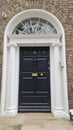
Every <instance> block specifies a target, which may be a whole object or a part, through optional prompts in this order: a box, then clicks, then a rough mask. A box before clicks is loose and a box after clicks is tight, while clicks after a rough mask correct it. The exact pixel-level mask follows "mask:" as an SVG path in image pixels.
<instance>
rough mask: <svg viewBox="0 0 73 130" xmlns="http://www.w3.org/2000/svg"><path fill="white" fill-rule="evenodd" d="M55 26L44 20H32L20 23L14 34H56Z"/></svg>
mask: <svg viewBox="0 0 73 130" xmlns="http://www.w3.org/2000/svg"><path fill="white" fill-rule="evenodd" d="M56 33H57V31H56V29H55V28H54V26H53V25H52V24H51V23H49V22H48V21H46V20H44V19H42V18H30V19H26V20H23V21H22V22H21V23H19V24H18V25H17V26H16V27H15V29H14V31H13V34H25V35H26V34H37V35H39V34H56Z"/></svg>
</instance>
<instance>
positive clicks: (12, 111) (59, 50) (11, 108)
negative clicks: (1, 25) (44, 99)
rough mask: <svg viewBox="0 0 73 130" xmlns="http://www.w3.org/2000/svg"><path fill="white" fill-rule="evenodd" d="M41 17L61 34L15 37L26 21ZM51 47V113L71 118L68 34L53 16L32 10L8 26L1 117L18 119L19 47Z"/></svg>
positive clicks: (23, 13) (5, 36) (21, 13)
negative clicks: (20, 25) (66, 37)
mask: <svg viewBox="0 0 73 130" xmlns="http://www.w3.org/2000/svg"><path fill="white" fill-rule="evenodd" d="M34 17H39V18H42V19H45V20H47V21H48V22H50V23H51V24H52V25H53V26H54V28H55V29H56V30H57V34H51V35H49V34H48V35H26V36H25V35H13V34H12V32H13V30H14V29H15V27H16V26H17V25H18V24H19V23H20V22H21V21H23V20H25V19H28V18H34ZM20 46H50V68H51V70H50V77H51V78H50V82H51V86H50V88H51V112H52V114H53V115H54V116H55V117H63V118H67V119H68V118H69V108H68V90H67V76H66V56H65V33H64V29H63V26H62V24H61V23H60V22H59V20H58V19H57V18H56V17H55V16H54V15H52V14H51V13H49V12H47V11H45V10H40V9H30V10H26V11H23V12H20V13H18V14H16V15H15V16H14V17H13V18H12V19H11V20H10V22H9V23H8V25H7V27H6V30H5V34H4V52H3V70H2V90H1V115H2V116H15V115H16V113H17V112H18V88H19V47H20Z"/></svg>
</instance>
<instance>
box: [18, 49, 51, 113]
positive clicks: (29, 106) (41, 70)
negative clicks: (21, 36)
mask: <svg viewBox="0 0 73 130" xmlns="http://www.w3.org/2000/svg"><path fill="white" fill-rule="evenodd" d="M50 106H51V105H50V48H49V47H21V48H20V76H19V103H18V111H20V112H22V111H50V109H51V107H50Z"/></svg>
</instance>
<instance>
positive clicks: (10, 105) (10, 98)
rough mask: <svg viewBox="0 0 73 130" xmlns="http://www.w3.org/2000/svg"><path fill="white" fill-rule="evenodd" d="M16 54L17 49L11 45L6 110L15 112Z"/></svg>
mask: <svg viewBox="0 0 73 130" xmlns="http://www.w3.org/2000/svg"><path fill="white" fill-rule="evenodd" d="M15 53H16V49H15V47H14V45H13V44H11V45H10V51H9V59H8V78H7V91H6V110H8V111H9V110H13V109H14V107H15V76H14V75H15V69H16V67H15V65H16V64H15Z"/></svg>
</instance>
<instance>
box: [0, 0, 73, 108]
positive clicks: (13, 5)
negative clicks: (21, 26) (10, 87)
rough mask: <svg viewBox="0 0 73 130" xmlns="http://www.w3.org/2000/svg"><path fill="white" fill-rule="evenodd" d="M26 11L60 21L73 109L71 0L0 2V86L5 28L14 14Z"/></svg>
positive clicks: (72, 20)
mask: <svg viewBox="0 0 73 130" xmlns="http://www.w3.org/2000/svg"><path fill="white" fill-rule="evenodd" d="M26 9H44V10H47V11H49V12H50V13H52V14H53V15H55V16H56V17H57V18H58V19H59V20H60V22H61V23H62V25H63V27H64V29H65V35H66V61H67V81H68V96H69V106H70V108H73V0H12V1H11V0H6V2H4V1H3V0H0V84H1V77H2V57H3V39H4V30H5V27H6V25H7V23H8V22H9V20H10V19H11V18H12V17H13V16H14V15H15V14H17V13H19V12H20V11H23V10H26ZM2 12H6V13H7V18H6V19H4V18H3V17H2V15H1V14H2Z"/></svg>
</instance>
